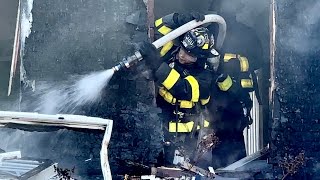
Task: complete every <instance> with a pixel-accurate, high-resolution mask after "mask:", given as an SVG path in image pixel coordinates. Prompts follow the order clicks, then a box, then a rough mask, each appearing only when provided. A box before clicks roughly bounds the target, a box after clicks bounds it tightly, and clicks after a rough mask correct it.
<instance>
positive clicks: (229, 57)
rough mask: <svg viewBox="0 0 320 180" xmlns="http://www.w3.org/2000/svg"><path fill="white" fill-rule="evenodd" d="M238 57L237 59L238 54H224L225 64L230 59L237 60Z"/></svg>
mask: <svg viewBox="0 0 320 180" xmlns="http://www.w3.org/2000/svg"><path fill="white" fill-rule="evenodd" d="M236 57H237V55H236V54H231V53H226V54H224V58H223V60H224V62H228V61H229V60H230V59H232V58H236Z"/></svg>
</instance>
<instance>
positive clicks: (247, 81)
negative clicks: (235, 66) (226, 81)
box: [241, 79, 253, 88]
mask: <svg viewBox="0 0 320 180" xmlns="http://www.w3.org/2000/svg"><path fill="white" fill-rule="evenodd" d="M241 86H242V87H243V88H253V81H252V79H241Z"/></svg>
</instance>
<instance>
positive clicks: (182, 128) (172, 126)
mask: <svg viewBox="0 0 320 180" xmlns="http://www.w3.org/2000/svg"><path fill="white" fill-rule="evenodd" d="M193 125H194V122H193V121H190V122H187V123H180V122H179V123H178V132H179V133H188V132H192V128H193ZM209 125H210V123H209V121H207V120H205V121H204V127H209ZM176 127H177V123H176V122H172V121H170V122H169V132H176ZM199 129H200V126H199V125H198V126H197V130H199Z"/></svg>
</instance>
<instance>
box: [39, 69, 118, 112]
mask: <svg viewBox="0 0 320 180" xmlns="http://www.w3.org/2000/svg"><path fill="white" fill-rule="evenodd" d="M113 74H114V71H113V70H112V69H109V70H104V71H100V72H94V73H91V74H89V75H86V76H82V77H81V78H80V79H77V80H72V81H69V82H68V83H66V84H62V85H52V84H41V85H39V86H36V96H37V97H39V100H37V101H36V108H35V110H34V111H36V112H39V113H45V114H57V113H69V114H73V113H75V112H76V111H77V110H78V109H79V107H81V106H83V105H90V104H93V103H95V102H98V101H99V100H100V98H101V94H102V91H103V89H104V88H105V86H106V85H107V84H108V83H109V81H110V79H111V78H112V76H113Z"/></svg>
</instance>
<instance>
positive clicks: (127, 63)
mask: <svg viewBox="0 0 320 180" xmlns="http://www.w3.org/2000/svg"><path fill="white" fill-rule="evenodd" d="M142 59H143V58H142V55H141V53H140V52H139V51H136V52H134V55H132V56H129V57H126V58H123V60H122V61H121V62H120V63H119V64H117V65H115V66H113V67H112V70H113V71H114V72H117V71H120V70H124V69H128V68H130V67H131V66H133V65H134V64H136V63H137V62H139V61H141V60H142Z"/></svg>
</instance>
